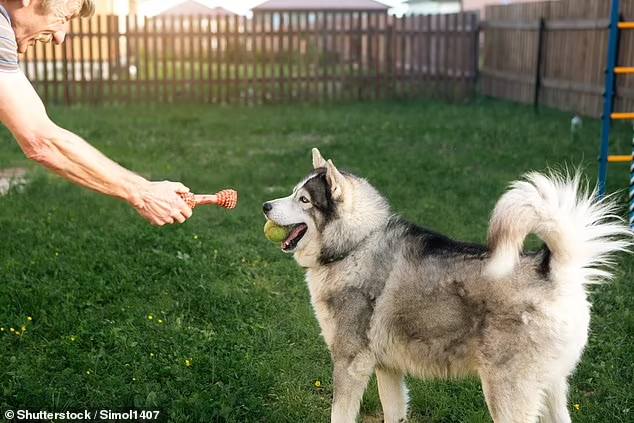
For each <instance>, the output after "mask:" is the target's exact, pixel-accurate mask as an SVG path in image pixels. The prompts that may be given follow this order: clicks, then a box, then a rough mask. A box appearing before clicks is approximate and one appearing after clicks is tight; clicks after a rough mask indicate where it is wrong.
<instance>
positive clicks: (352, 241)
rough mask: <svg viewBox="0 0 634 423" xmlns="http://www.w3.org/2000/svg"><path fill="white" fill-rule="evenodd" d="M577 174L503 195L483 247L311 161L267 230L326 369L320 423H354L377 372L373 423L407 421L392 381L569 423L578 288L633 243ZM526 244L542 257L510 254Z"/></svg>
mask: <svg viewBox="0 0 634 423" xmlns="http://www.w3.org/2000/svg"><path fill="white" fill-rule="evenodd" d="M581 185H582V184H580V176H579V174H578V173H576V174H574V175H572V176H565V175H558V174H556V173H549V174H539V173H530V174H528V175H526V177H525V179H524V180H521V181H517V182H515V183H513V184H512V185H511V187H510V189H509V190H508V191H507V192H506V193H505V194H504V195H502V197H501V198H500V200H499V201H498V203H497V205H496V206H495V209H494V210H493V214H492V217H491V221H490V225H489V230H488V242H487V245H478V244H472V243H466V242H460V241H455V240H452V239H450V238H448V237H446V236H444V235H442V234H439V233H437V232H434V231H432V230H429V229H425V228H422V227H419V226H416V225H415V224H413V223H410V222H408V221H406V220H404V219H403V218H401V217H399V216H397V215H394V214H392V213H391V212H390V209H389V206H388V203H387V201H386V199H385V198H384V197H383V196H381V195H380V194H379V192H378V191H377V190H376V189H375V188H374V187H373V186H372V185H370V183H368V181H366V180H365V179H362V178H360V177H357V176H354V175H352V174H350V173H347V172H344V171H339V170H337V168H336V167H335V165H334V164H333V163H332V161H331V160H328V161H326V160H324V158H323V157H322V156H321V154H320V153H319V151H318V150H317V149H313V170H312V171H311V172H310V173H309V174H308V176H307V177H306V178H305V179H304V180H303V181H301V182H300V183H299V184H298V185H297V186H296V187H295V189H294V190H293V193H292V194H291V195H290V196H288V197H284V198H280V199H277V200H272V201H269V202H266V203H264V206H263V207H264V214H265V216H266V218H267V219H270V220H272V221H274V222H276V223H277V224H279V225H283V226H291V227H292V230H291V232H290V235H289V236H288V238H287V239H286V240H285V241H283V242H282V245H281V246H282V250H284V251H285V252H288V253H293V254H294V258H295V260H296V261H297V263H298V264H299V265H300V266H302V267H304V268H305V269H306V280H307V283H308V287H309V291H310V295H311V302H312V306H313V309H314V312H315V315H316V317H317V320H318V321H319V325H320V326H321V331H322V335H323V337H324V339H325V341H326V343H327V344H328V348H329V349H330V352H331V356H332V360H333V362H334V374H333V385H334V386H333V388H334V397H333V404H332V414H331V420H332V422H337V423H341V422H354V421H355V420H356V418H357V415H358V412H359V406H360V401H361V399H362V397H363V393H364V391H365V388H366V386H367V384H368V381H369V379H370V377H371V376H372V373H373V372H376V376H377V381H378V388H379V395H380V399H381V405H382V407H383V414H384V420H385V422H387V423H392V422H404V421H406V419H407V405H408V394H407V388H406V386H405V384H404V375H412V376H414V377H419V378H449V377H459V376H465V375H470V374H473V375H477V376H478V377H479V378H480V380H481V382H482V388H483V391H484V396H485V399H486V403H487V406H488V408H489V412H490V414H491V416H492V418H493V420H494V421H495V423H534V422H536V421H537V420H538V418H539V417H541V422H543V423H545V422H548V423H567V422H570V421H571V420H570V415H569V412H568V409H567V405H566V403H567V398H566V397H567V391H568V383H567V379H568V377H569V376H570V374H571V373H572V372H573V371H574V369H575V367H576V365H577V363H578V362H579V359H580V357H581V355H582V352H583V349H584V347H585V345H586V342H587V340H588V327H589V323H590V304H589V302H588V297H587V294H586V285H588V284H592V283H599V282H602V281H605V280H607V279H609V278H610V277H611V272H610V271H609V270H608V269H606V265H610V264H613V260H612V259H613V257H614V253H616V252H618V251H629V248H630V246H631V244H632V237H631V232H630V231H629V229H628V227H627V226H626V225H624V224H623V222H622V220H621V219H619V218H618V217H617V216H616V215H615V206H614V204H613V203H612V202H610V201H608V199H603V200H598V199H596V191H595V192H588V190H587V189H584V187H583V186H581ZM529 233H534V234H536V235H538V236H539V237H540V238H541V239H542V240H543V241H544V243H545V246H544V247H543V248H542V249H541V250H540V251H537V252H533V253H524V252H523V251H522V247H523V243H524V239H525V238H526V236H527V235H528V234H529Z"/></svg>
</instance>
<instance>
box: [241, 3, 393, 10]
mask: <svg viewBox="0 0 634 423" xmlns="http://www.w3.org/2000/svg"><path fill="white" fill-rule="evenodd" d="M389 8H390V6H388V5H386V4H383V3H380V2H378V1H374V0H268V1H266V2H264V3H262V4H260V5H258V6H256V7H254V8H253V9H251V10H253V11H254V12H257V11H266V10H385V11H387V10H388V9H389Z"/></svg>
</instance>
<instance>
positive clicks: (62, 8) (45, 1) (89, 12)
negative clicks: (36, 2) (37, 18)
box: [40, 0, 96, 19]
mask: <svg viewBox="0 0 634 423" xmlns="http://www.w3.org/2000/svg"><path fill="white" fill-rule="evenodd" d="M40 6H41V7H42V9H43V10H44V11H45V12H46V13H52V14H55V15H56V16H59V17H65V18H69V19H73V18H90V17H91V16H93V15H94V14H95V8H96V4H95V0H40Z"/></svg>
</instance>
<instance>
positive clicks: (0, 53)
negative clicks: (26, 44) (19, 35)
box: [0, 13, 20, 72]
mask: <svg viewBox="0 0 634 423" xmlns="http://www.w3.org/2000/svg"><path fill="white" fill-rule="evenodd" d="M19 70H20V67H19V66H18V44H17V42H16V40H15V33H14V32H13V28H11V24H10V23H9V21H8V20H7V18H6V17H5V16H4V14H2V13H0V72H17V71H19Z"/></svg>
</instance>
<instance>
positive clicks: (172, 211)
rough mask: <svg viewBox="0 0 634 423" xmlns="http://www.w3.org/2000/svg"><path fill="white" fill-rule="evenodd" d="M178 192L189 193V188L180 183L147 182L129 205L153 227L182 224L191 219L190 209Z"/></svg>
mask: <svg viewBox="0 0 634 423" xmlns="http://www.w3.org/2000/svg"><path fill="white" fill-rule="evenodd" d="M178 192H189V188H187V187H186V186H185V185H183V184H181V183H180V182H170V181H163V182H148V183H147V184H144V186H142V187H141V188H140V192H139V193H138V197H137V199H136V200H135V201H133V202H130V204H132V207H134V208H135V209H136V211H137V212H139V214H140V215H141V216H143V217H144V218H145V219H146V220H148V221H149V222H150V223H151V224H153V225H156V226H163V225H165V224H172V223H174V222H180V223H183V222H185V220H186V219H188V218H189V217H191V215H192V209H190V208H189V206H188V205H187V204H186V203H185V201H183V199H182V198H181V197H180V196H179V195H178V194H177V193H178Z"/></svg>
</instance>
